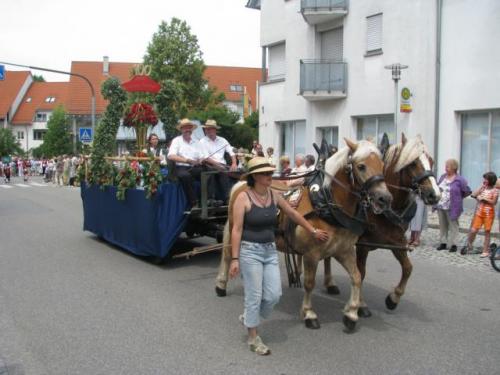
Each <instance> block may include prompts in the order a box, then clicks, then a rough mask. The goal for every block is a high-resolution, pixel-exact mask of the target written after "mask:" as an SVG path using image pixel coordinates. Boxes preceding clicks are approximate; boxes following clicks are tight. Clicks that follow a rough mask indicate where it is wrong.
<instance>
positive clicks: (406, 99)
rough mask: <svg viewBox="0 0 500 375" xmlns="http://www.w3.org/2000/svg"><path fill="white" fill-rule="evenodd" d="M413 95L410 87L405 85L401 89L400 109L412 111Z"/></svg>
mask: <svg viewBox="0 0 500 375" xmlns="http://www.w3.org/2000/svg"><path fill="white" fill-rule="evenodd" d="M411 96H412V95H411V91H410V89H409V88H408V87H403V88H402V89H401V105H400V109H399V110H400V111H401V112H405V113H410V112H411V111H412V108H411V101H410V99H411Z"/></svg>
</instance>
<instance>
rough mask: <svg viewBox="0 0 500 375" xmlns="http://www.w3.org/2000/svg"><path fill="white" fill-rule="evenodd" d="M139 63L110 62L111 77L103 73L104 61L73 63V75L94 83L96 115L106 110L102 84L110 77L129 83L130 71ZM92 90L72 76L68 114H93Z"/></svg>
mask: <svg viewBox="0 0 500 375" xmlns="http://www.w3.org/2000/svg"><path fill="white" fill-rule="evenodd" d="M138 64H139V63H123V62H110V63H109V75H105V74H104V73H103V62H102V61H73V62H72V63H71V73H77V74H81V75H83V76H85V77H87V78H88V80H89V81H90V82H91V83H92V86H94V90H95V96H96V114H99V113H103V112H104V111H105V110H106V105H107V102H106V100H104V98H103V97H102V95H101V84H102V83H103V82H104V81H105V80H106V79H108V78H109V77H116V78H118V79H119V80H120V82H125V81H128V80H129V79H130V78H131V76H130V71H131V70H132V68H133V67H134V66H135V65H138ZM90 98H91V94H90V88H89V86H88V84H87V82H85V81H84V80H83V79H82V78H79V77H75V76H71V78H70V80H69V100H68V107H67V109H68V113H70V114H75V115H81V114H90V113H91V100H90Z"/></svg>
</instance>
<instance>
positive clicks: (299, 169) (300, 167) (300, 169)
mask: <svg viewBox="0 0 500 375" xmlns="http://www.w3.org/2000/svg"><path fill="white" fill-rule="evenodd" d="M304 159H305V157H304V155H303V154H297V155H295V168H292V172H291V174H295V175H300V174H303V173H305V172H307V167H306V166H305V165H304Z"/></svg>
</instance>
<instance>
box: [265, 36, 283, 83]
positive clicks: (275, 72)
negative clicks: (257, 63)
mask: <svg viewBox="0 0 500 375" xmlns="http://www.w3.org/2000/svg"><path fill="white" fill-rule="evenodd" d="M268 51H269V81H274V80H277V79H284V78H285V43H281V44H277V45H275V46H271V47H269V48H268Z"/></svg>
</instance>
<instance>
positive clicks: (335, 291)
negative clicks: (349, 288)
mask: <svg viewBox="0 0 500 375" xmlns="http://www.w3.org/2000/svg"><path fill="white" fill-rule="evenodd" d="M326 292H327V293H328V294H335V295H337V294H340V289H339V287H338V286H337V285H330V286H327V287H326Z"/></svg>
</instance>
